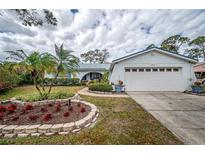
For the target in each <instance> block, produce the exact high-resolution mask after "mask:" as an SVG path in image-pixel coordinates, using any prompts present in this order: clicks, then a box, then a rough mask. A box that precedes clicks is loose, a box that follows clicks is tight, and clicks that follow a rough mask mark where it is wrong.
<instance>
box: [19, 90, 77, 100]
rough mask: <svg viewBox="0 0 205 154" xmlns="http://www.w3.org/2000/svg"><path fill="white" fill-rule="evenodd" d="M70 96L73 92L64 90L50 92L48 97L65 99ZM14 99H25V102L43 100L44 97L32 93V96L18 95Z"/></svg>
mask: <svg viewBox="0 0 205 154" xmlns="http://www.w3.org/2000/svg"><path fill="white" fill-rule="evenodd" d="M72 96H73V94H71V93H65V92H61V91H60V92H57V93H51V94H50V95H49V97H48V99H65V98H69V97H72ZM16 99H17V100H22V101H26V102H35V101H41V100H45V99H46V98H45V97H43V96H39V95H32V96H20V97H17V98H16Z"/></svg>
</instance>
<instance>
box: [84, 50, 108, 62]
mask: <svg viewBox="0 0 205 154" xmlns="http://www.w3.org/2000/svg"><path fill="white" fill-rule="evenodd" d="M80 56H81V58H82V59H83V61H84V62H89V63H100V64H102V63H105V62H106V60H107V58H108V57H109V56H110V54H109V52H108V51H107V49H103V50H99V49H95V50H89V51H87V52H85V53H82V54H81V55H80Z"/></svg>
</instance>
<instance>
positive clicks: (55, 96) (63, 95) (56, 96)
mask: <svg viewBox="0 0 205 154" xmlns="http://www.w3.org/2000/svg"><path fill="white" fill-rule="evenodd" d="M71 96H72V94H70V93H65V92H61V91H60V92H57V93H54V94H51V96H50V98H51V99H52V98H53V99H65V98H68V97H71Z"/></svg>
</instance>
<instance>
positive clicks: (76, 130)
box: [71, 128, 81, 133]
mask: <svg viewBox="0 0 205 154" xmlns="http://www.w3.org/2000/svg"><path fill="white" fill-rule="evenodd" d="M80 130H81V129H80V128H78V129H74V130H72V131H71V132H72V133H77V132H79V131H80Z"/></svg>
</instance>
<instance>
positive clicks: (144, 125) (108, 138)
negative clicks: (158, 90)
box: [0, 87, 182, 144]
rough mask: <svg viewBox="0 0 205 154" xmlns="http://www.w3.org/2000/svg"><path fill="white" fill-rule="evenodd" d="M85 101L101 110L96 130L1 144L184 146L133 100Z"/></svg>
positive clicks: (2, 141) (6, 141) (89, 98)
mask: <svg viewBox="0 0 205 154" xmlns="http://www.w3.org/2000/svg"><path fill="white" fill-rule="evenodd" d="M72 88H74V89H75V88H76V87H72ZM30 93H32V92H31V91H30ZM22 94H23V93H22ZM82 98H83V99H85V100H87V101H89V102H91V103H93V104H95V105H96V106H97V107H98V109H99V110H100V114H99V118H98V120H97V123H96V125H95V126H94V127H92V128H90V129H88V128H86V129H84V130H83V131H81V132H80V133H78V134H72V135H71V134H70V135H66V136H61V135H55V136H49V137H47V136H41V137H24V138H13V139H5V138H1V139H0V144H182V142H180V141H179V140H178V139H177V138H176V137H175V136H174V135H173V134H172V133H171V132H170V131H169V130H167V129H166V128H165V127H164V126H162V125H161V124H160V123H159V122H158V121H157V120H156V119H155V118H153V117H152V116H151V115H150V114H149V113H147V112H146V111H144V110H143V109H142V108H141V107H140V106H139V105H137V103H136V102H135V101H134V100H132V99H131V98H101V97H90V96H82Z"/></svg>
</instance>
